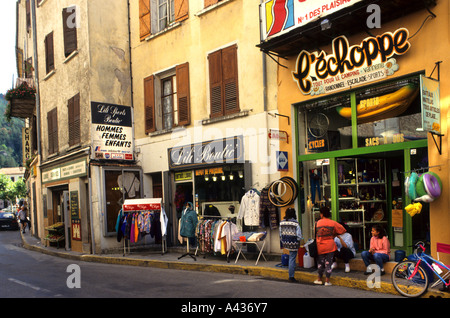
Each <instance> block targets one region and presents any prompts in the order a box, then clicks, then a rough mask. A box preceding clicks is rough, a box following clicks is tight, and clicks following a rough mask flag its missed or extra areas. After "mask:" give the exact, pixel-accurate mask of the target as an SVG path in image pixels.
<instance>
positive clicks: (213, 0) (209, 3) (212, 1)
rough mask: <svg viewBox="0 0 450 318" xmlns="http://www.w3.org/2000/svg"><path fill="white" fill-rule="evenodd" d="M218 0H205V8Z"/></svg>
mask: <svg viewBox="0 0 450 318" xmlns="http://www.w3.org/2000/svg"><path fill="white" fill-rule="evenodd" d="M219 1H220V0H205V8H206V7H209V6H212V5H213V4H216V3H217V2H219Z"/></svg>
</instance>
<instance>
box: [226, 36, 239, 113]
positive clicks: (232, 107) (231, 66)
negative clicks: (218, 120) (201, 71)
mask: <svg viewBox="0 0 450 318" xmlns="http://www.w3.org/2000/svg"><path fill="white" fill-rule="evenodd" d="M222 74H223V86H224V93H225V97H224V112H225V115H227V114H231V113H236V112H239V85H238V66H237V45H233V46H230V47H227V48H225V49H223V50H222Z"/></svg>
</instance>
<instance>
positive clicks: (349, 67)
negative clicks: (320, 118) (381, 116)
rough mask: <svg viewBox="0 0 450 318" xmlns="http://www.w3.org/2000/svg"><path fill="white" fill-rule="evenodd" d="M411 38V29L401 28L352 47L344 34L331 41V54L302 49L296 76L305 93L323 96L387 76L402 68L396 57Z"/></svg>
mask: <svg viewBox="0 0 450 318" xmlns="http://www.w3.org/2000/svg"><path fill="white" fill-rule="evenodd" d="M408 37H409V32H408V30H407V29H405V28H400V29H398V30H397V31H395V32H394V33H391V32H386V33H383V34H382V35H378V36H376V37H368V38H366V39H364V40H363V41H362V42H361V43H360V44H358V45H353V46H350V45H349V43H348V40H347V38H346V37H345V36H343V35H342V36H339V37H337V38H335V39H334V40H333V42H332V53H331V54H328V55H327V54H326V53H325V52H324V51H322V52H320V53H318V52H313V53H310V52H308V51H305V50H303V51H301V52H300V54H299V55H298V57H297V61H296V64H295V70H294V71H293V72H292V76H293V79H294V81H295V82H296V83H297V85H298V88H299V89H300V91H301V92H302V93H303V94H304V95H320V94H328V93H334V92H337V91H340V90H343V89H346V88H351V87H354V86H359V85H364V84H367V83H370V82H373V81H377V80H380V79H383V78H386V77H387V76H390V75H393V74H394V72H396V71H397V70H398V69H399V65H398V64H397V61H396V59H395V58H393V56H394V55H403V54H405V53H406V52H407V51H408V50H409V48H410V47H411V44H410V43H409V42H408Z"/></svg>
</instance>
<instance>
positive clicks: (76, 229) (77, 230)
mask: <svg viewBox="0 0 450 318" xmlns="http://www.w3.org/2000/svg"><path fill="white" fill-rule="evenodd" d="M72 240H74V241H81V220H80V219H72Z"/></svg>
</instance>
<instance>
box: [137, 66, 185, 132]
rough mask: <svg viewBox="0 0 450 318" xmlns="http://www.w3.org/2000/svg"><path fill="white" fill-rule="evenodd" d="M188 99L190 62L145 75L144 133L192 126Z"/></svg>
mask: <svg viewBox="0 0 450 318" xmlns="http://www.w3.org/2000/svg"><path fill="white" fill-rule="evenodd" d="M189 99H190V96H189V63H185V64H180V65H177V66H176V67H175V69H172V70H169V71H166V72H164V73H161V74H157V75H151V76H149V77H147V78H145V79H144V108H145V132H146V133H149V132H154V131H157V130H168V129H172V128H173V127H175V126H182V125H189V124H190V101H189Z"/></svg>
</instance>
